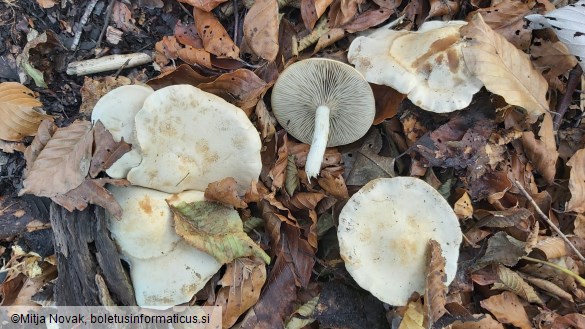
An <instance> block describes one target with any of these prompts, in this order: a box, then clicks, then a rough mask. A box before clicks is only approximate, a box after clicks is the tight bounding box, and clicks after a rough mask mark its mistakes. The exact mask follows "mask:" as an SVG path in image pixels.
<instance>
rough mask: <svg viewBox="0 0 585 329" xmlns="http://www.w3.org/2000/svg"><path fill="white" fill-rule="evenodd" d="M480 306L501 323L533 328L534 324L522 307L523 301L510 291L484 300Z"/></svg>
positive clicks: (528, 328) (525, 328) (526, 328)
mask: <svg viewBox="0 0 585 329" xmlns="http://www.w3.org/2000/svg"><path fill="white" fill-rule="evenodd" d="M480 304H481V307H483V308H485V309H486V310H488V311H489V312H490V313H492V314H493V315H494V316H495V317H496V319H498V321H500V322H501V323H504V324H512V325H514V326H515V327H518V328H521V329H530V328H532V323H531V322H530V320H529V319H528V314H526V310H524V307H523V306H522V301H521V300H520V298H518V296H516V295H515V294H513V293H511V292H509V291H504V292H503V293H501V294H499V295H495V296H491V297H489V298H487V299H484V300H482V301H481V302H480Z"/></svg>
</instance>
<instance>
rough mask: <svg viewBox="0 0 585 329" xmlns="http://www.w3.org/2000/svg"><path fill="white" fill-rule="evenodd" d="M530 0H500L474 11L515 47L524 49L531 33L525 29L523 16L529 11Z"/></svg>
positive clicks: (528, 43)
mask: <svg viewBox="0 0 585 329" xmlns="http://www.w3.org/2000/svg"><path fill="white" fill-rule="evenodd" d="M531 7H532V4H531V2H520V1H501V2H498V3H495V5H494V6H492V7H487V8H480V9H478V10H477V11H476V12H477V13H479V14H481V16H483V19H484V21H485V23H486V24H487V25H489V26H490V27H491V28H492V29H493V30H494V31H495V32H497V33H498V34H500V35H502V36H503V37H504V38H506V40H508V41H509V42H510V43H512V44H513V45H514V46H516V48H518V49H522V50H526V49H527V48H528V46H529V45H530V39H531V37H532V33H531V31H530V30H528V29H526V27H524V26H525V21H524V19H523V18H524V16H525V15H526V14H529V13H531V11H530V9H531Z"/></svg>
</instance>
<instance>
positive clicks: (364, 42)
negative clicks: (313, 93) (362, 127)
mask: <svg viewBox="0 0 585 329" xmlns="http://www.w3.org/2000/svg"><path fill="white" fill-rule="evenodd" d="M465 24H467V23H466V22H463V21H450V22H442V21H430V22H426V23H424V24H423V25H422V26H421V27H420V29H419V30H418V31H416V32H410V31H394V30H390V29H388V28H387V27H381V28H379V29H377V30H376V31H374V32H373V33H372V34H370V35H368V36H361V37H358V38H356V39H355V40H354V41H353V42H352V43H351V46H350V47H349V52H348V54H347V58H348V60H349V62H350V63H352V64H354V65H355V67H356V69H358V70H359V71H360V72H361V73H362V74H363V75H364V76H365V77H366V79H367V80H368V81H369V82H371V83H375V84H380V85H386V86H390V87H392V88H394V89H396V90H397V91H398V92H400V93H403V94H407V96H408V99H410V100H411V101H412V102H413V103H414V104H416V105H417V106H419V107H421V108H422V109H424V110H427V111H432V112H438V113H445V112H452V111H455V110H460V109H463V108H465V107H466V106H468V105H469V104H470V103H471V100H472V98H473V95H474V94H475V93H477V92H478V91H479V90H480V89H481V87H482V86H483V83H482V82H481V81H480V80H479V79H477V78H476V77H475V76H473V75H472V73H471V72H470V71H469V69H467V66H466V65H465V61H464V60H463V55H462V52H461V47H462V46H463V42H462V38H461V35H460V33H459V29H460V28H461V27H462V26H464V25H465Z"/></svg>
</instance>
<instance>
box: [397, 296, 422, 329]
mask: <svg viewBox="0 0 585 329" xmlns="http://www.w3.org/2000/svg"><path fill="white" fill-rule="evenodd" d="M424 319H425V316H424V310H423V306H422V304H421V303H420V300H415V301H410V302H408V305H406V312H404V316H403V317H402V321H401V322H400V326H399V327H398V329H424V328H425V327H424V326H423V323H424Z"/></svg>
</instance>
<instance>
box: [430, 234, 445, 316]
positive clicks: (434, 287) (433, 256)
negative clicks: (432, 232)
mask: <svg viewBox="0 0 585 329" xmlns="http://www.w3.org/2000/svg"><path fill="white" fill-rule="evenodd" d="M427 264H428V265H427V274H426V280H425V281H426V285H425V314H426V317H427V318H428V319H429V321H428V325H429V326H431V325H432V324H434V323H435V322H437V320H439V319H440V318H441V317H442V316H443V315H444V314H445V313H446V312H447V310H446V309H445V304H446V297H447V285H446V284H445V282H446V281H447V274H446V273H445V258H444V257H443V255H442V250H441V246H440V245H439V243H438V242H437V241H435V240H429V248H428V251H427Z"/></svg>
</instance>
